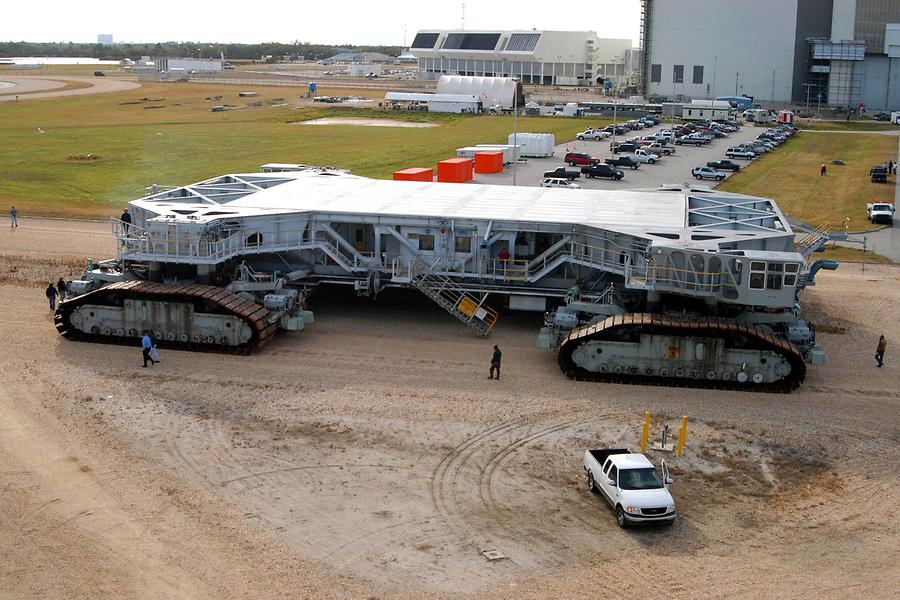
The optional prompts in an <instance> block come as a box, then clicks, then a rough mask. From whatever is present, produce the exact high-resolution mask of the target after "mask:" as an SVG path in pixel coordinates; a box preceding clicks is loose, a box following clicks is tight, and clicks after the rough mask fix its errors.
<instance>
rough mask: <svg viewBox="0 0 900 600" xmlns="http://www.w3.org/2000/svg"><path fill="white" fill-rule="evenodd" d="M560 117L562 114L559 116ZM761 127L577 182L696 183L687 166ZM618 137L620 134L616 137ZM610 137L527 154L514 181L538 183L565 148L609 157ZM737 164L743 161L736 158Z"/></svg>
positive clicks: (615, 185) (600, 185)
mask: <svg viewBox="0 0 900 600" xmlns="http://www.w3.org/2000/svg"><path fill="white" fill-rule="evenodd" d="M560 118H562V117H560ZM667 127H668V125H666V126H659V127H653V128H651V129H642V130H641V131H640V134H641V135H649V134H651V133H655V132H657V131H660V130H662V129H666V128H667ZM760 131H762V130H761V129H759V128H755V127H747V126H745V127H742V128H741V129H740V130H738V131H736V132H735V133H732V134H731V135H730V136H728V137H727V138H721V139H717V140H714V141H713V142H712V143H711V144H708V145H706V146H703V147H699V148H698V147H695V146H672V147H673V148H674V149H675V154H674V155H672V156H668V157H664V158H663V159H662V160H661V161H660V162H659V163H657V164H655V165H650V164H644V165H641V167H640V168H639V169H637V170H635V171H633V170H631V169H624V171H625V178H624V179H622V180H621V181H609V180H608V179H585V178H581V179H578V181H577V183H578V184H579V185H580V186H581V187H582V189H597V190H621V189H642V188H656V187H659V186H660V185H663V184H667V183H684V182H686V181H687V182H691V183H694V184H696V183H699V182H698V181H697V180H696V179H694V178H693V177H692V176H691V169H693V168H694V167H696V166H698V165H705V164H706V163H707V162H708V161H711V160H719V159H722V158H725V149H726V148H728V147H729V146H736V145H738V144H741V143H743V142H746V141H749V140H751V139H754V138H755V137H756V136H757V135H759V132H760ZM632 135H637V133H634V134H629V135H628V136H625V137H631V136H632ZM620 139H621V137H620ZM609 146H610V140H608V139H607V140H603V141H598V142H594V141H584V142H579V141H577V140H575V141H569V142H566V143H563V144H559V145H557V146H556V153H555V155H554V156H553V157H552V158H529V159H528V163H527V164H524V165H518V166H517V167H516V184H517V185H520V186H537V185H540V181H541V177H542V176H543V174H544V171H549V170H551V169H555V168H556V167H558V166H561V165H563V162H562V159H563V156H565V154H566V152H567V151H571V152H588V153H590V154H591V155H593V156H596V157H597V158H600V159H605V158H609V157H610V156H612V153H611V152H610V151H609ZM735 162H738V163H740V164H742V165H743V164H745V163H746V162H747V161H742V160H736V161H735ZM475 180H476V181H477V182H479V183H492V184H499V185H512V181H513V174H512V169H504V170H503V172H502V173H496V174H490V175H482V174H479V175H476V179H475ZM703 183H704V185H714V184H715V182H714V181H704V182H703Z"/></svg>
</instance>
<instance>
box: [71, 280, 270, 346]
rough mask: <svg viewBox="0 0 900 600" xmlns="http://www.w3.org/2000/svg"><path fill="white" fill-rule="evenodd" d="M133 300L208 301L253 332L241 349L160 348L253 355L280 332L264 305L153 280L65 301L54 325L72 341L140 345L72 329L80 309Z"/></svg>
mask: <svg viewBox="0 0 900 600" xmlns="http://www.w3.org/2000/svg"><path fill="white" fill-rule="evenodd" d="M111 293H112V294H115V295H117V296H118V297H120V298H122V299H130V300H141V299H145V300H167V301H171V302H190V301H193V300H196V299H199V300H204V301H205V302H209V303H211V304H214V305H215V306H217V307H218V309H219V310H220V311H221V312H222V313H226V314H232V315H235V316H237V317H240V318H241V319H243V320H245V321H246V322H247V323H248V324H249V325H250V327H251V329H252V330H253V336H252V337H251V338H250V340H249V341H247V342H245V343H243V344H240V345H238V346H227V345H222V344H216V343H209V342H194V341H181V340H164V339H158V340H157V344H158V345H159V347H160V348H164V349H175V350H191V351H203V352H222V353H228V354H250V353H252V352H255V351H256V350H259V349H260V348H262V347H263V346H264V345H265V344H266V343H268V342H269V340H271V339H272V337H273V336H274V335H275V332H276V331H277V330H278V322H277V320H276V319H275V318H274V317H273V315H272V313H271V312H270V311H269V310H268V309H266V308H265V307H264V306H261V305H259V304H257V303H256V302H253V301H252V300H248V299H246V298H244V297H242V296H239V295H238V294H235V293H233V292H229V291H228V290H226V289H224V288H220V287H215V286H209V285H201V284H176V285H170V284H163V283H153V282H151V281H141V280H133V281H118V282H115V283H111V284H108V285H105V286H103V287H102V288H100V289H97V290H93V291H91V292H88V293H86V294H82V295H81V296H76V297H74V298H71V299H69V300H66V301H64V302H61V303H60V304H59V306H58V307H57V309H56V313H55V314H54V324H55V325H56V330H57V331H58V332H59V333H60V335H62V336H64V337H65V338H67V339H70V340H76V341H83V342H97V343H102V344H120V345H126V346H136V345H139V344H140V341H141V340H140V337H136V336H111V335H104V334H102V333H86V332H84V331H80V330H78V329H76V328H75V327H73V326H72V324H71V322H70V321H69V317H70V316H71V314H72V311H74V310H75V309H76V308H78V307H79V306H82V305H84V304H91V303H92V301H96V300H101V302H102V300H103V299H104V298H105V297H106V296H108V295H109V294H111Z"/></svg>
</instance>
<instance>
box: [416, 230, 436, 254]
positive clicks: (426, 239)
mask: <svg viewBox="0 0 900 600" xmlns="http://www.w3.org/2000/svg"><path fill="white" fill-rule="evenodd" d="M419 250H427V251H429V252H430V251H433V250H434V236H433V235H426V234H424V233H421V234H419Z"/></svg>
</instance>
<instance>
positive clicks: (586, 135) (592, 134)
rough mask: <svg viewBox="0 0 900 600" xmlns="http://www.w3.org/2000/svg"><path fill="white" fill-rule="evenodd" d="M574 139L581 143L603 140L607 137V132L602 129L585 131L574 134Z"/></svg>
mask: <svg viewBox="0 0 900 600" xmlns="http://www.w3.org/2000/svg"><path fill="white" fill-rule="evenodd" d="M575 137H576V138H577V139H578V141H581V142H583V141H584V140H605V139H606V138H608V137H609V132H608V131H603V130H602V129H586V130H585V131H582V132H581V133H578V134H576V135H575Z"/></svg>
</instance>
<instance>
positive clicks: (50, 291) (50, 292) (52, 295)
mask: <svg viewBox="0 0 900 600" xmlns="http://www.w3.org/2000/svg"><path fill="white" fill-rule="evenodd" d="M44 293H45V294H46V295H47V301H48V302H49V303H50V310H56V296H57V292H56V288H55V287H53V282H50V283H48V284H47V289H46V290H45V291H44Z"/></svg>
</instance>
